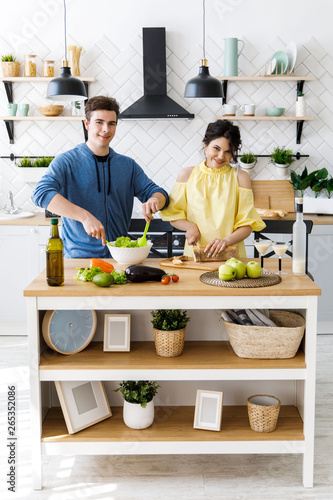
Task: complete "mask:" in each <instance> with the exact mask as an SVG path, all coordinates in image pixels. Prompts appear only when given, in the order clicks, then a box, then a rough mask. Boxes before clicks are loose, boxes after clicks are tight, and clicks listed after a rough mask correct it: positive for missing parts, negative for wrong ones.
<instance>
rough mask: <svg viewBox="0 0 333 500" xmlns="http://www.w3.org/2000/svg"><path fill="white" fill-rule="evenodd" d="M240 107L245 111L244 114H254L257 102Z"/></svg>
mask: <svg viewBox="0 0 333 500" xmlns="http://www.w3.org/2000/svg"><path fill="white" fill-rule="evenodd" d="M240 109H241V110H242V111H243V112H244V116H254V112H255V109H256V105H255V104H243V106H241V107H240Z"/></svg>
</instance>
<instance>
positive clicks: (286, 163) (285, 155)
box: [270, 147, 295, 177]
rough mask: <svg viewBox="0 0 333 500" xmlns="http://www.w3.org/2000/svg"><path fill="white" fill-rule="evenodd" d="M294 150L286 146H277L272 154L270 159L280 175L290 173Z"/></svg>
mask: <svg viewBox="0 0 333 500" xmlns="http://www.w3.org/2000/svg"><path fill="white" fill-rule="evenodd" d="M293 156H294V154H293V151H292V150H291V149H286V148H285V147H282V148H279V147H276V148H274V150H273V153H271V155H270V158H271V159H270V161H271V162H272V163H273V164H274V165H275V168H276V173H277V175H278V177H285V176H286V175H288V168H289V167H290V165H292V163H294V161H295V158H294V157H293Z"/></svg>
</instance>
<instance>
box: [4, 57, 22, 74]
mask: <svg viewBox="0 0 333 500" xmlns="http://www.w3.org/2000/svg"><path fill="white" fill-rule="evenodd" d="M1 67H2V74H3V76H8V77H13V76H19V74H20V63H19V62H17V61H16V57H14V56H13V55H12V54H4V55H2V56H1Z"/></svg>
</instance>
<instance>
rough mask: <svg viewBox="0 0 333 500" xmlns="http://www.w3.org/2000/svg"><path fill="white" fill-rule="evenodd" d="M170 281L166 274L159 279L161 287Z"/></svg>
mask: <svg viewBox="0 0 333 500" xmlns="http://www.w3.org/2000/svg"><path fill="white" fill-rule="evenodd" d="M169 281H170V276H168V275H167V274H166V275H165V276H162V279H161V283H162V285H167V284H168V283H169Z"/></svg>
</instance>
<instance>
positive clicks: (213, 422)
mask: <svg viewBox="0 0 333 500" xmlns="http://www.w3.org/2000/svg"><path fill="white" fill-rule="evenodd" d="M222 407H223V392H218V391H203V390H200V389H198V390H197V397H196V402H195V412H194V423H193V427H194V429H204V430H206V431H220V430H221V424H222Z"/></svg>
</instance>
